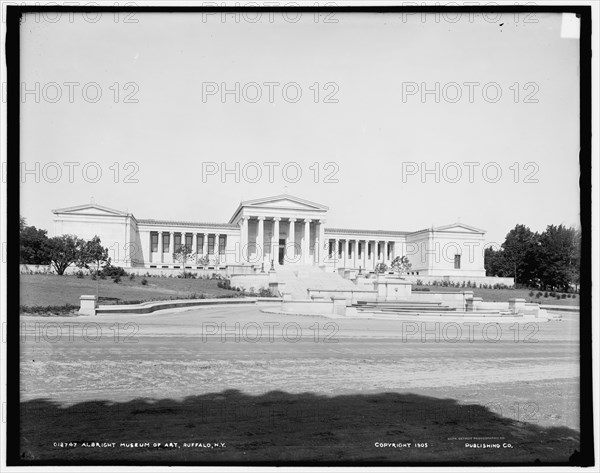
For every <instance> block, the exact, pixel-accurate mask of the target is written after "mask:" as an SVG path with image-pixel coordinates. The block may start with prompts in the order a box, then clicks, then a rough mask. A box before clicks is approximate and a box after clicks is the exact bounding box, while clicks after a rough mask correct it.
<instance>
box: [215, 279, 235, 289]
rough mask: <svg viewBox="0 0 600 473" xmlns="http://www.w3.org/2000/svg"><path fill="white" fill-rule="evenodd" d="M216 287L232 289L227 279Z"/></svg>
mask: <svg viewBox="0 0 600 473" xmlns="http://www.w3.org/2000/svg"><path fill="white" fill-rule="evenodd" d="M217 287H220V288H221V289H232V288H231V281H230V280H229V279H221V280H219V282H218V283H217Z"/></svg>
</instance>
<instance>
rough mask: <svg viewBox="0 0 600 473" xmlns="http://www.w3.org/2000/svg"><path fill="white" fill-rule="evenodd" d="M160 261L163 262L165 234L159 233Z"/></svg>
mask: <svg viewBox="0 0 600 473" xmlns="http://www.w3.org/2000/svg"><path fill="white" fill-rule="evenodd" d="M158 261H160V262H161V263H162V262H163V232H158Z"/></svg>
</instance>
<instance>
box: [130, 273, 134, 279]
mask: <svg viewBox="0 0 600 473" xmlns="http://www.w3.org/2000/svg"><path fill="white" fill-rule="evenodd" d="M134 279H135V274H133V273H131V274H130V275H129V280H130V281H133V280H134Z"/></svg>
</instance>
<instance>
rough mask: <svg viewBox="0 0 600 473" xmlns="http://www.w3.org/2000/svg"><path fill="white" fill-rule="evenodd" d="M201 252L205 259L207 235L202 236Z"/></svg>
mask: <svg viewBox="0 0 600 473" xmlns="http://www.w3.org/2000/svg"><path fill="white" fill-rule="evenodd" d="M200 252H201V253H202V257H204V255H205V254H206V233H203V234H202V240H201V245H200Z"/></svg>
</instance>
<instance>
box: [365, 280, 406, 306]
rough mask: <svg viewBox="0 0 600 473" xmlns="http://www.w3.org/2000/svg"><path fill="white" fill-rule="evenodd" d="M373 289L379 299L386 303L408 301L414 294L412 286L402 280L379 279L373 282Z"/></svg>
mask: <svg viewBox="0 0 600 473" xmlns="http://www.w3.org/2000/svg"><path fill="white" fill-rule="evenodd" d="M373 288H374V289H375V290H376V291H377V296H378V298H379V299H380V300H384V301H399V300H407V299H410V295H411V294H412V286H411V284H410V283H409V282H407V281H404V280H400V279H385V278H377V279H376V280H374V281H373Z"/></svg>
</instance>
